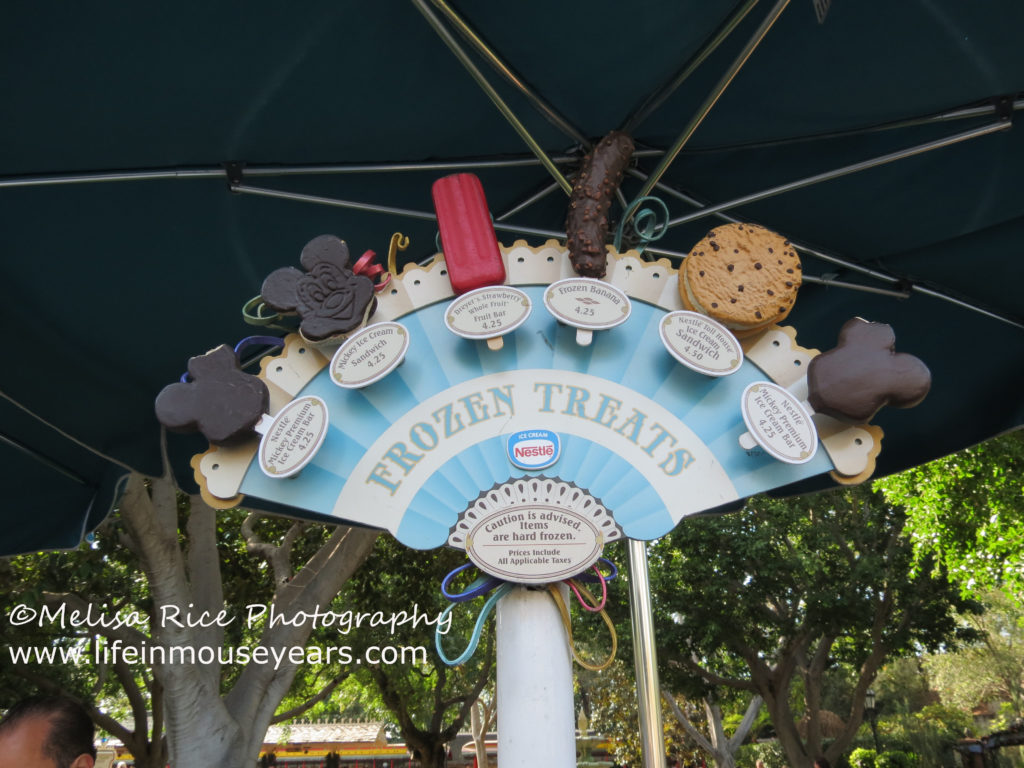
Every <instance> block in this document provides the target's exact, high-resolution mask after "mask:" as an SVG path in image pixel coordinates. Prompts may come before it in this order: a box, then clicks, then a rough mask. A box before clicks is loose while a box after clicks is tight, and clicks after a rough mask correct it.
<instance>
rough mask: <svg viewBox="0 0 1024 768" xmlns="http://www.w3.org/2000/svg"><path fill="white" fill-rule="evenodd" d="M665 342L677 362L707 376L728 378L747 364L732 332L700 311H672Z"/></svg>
mask: <svg viewBox="0 0 1024 768" xmlns="http://www.w3.org/2000/svg"><path fill="white" fill-rule="evenodd" d="M660 330H661V341H662V343H663V344H664V345H665V348H666V349H667V350H668V351H669V352H670V353H671V354H672V357H674V358H675V359H676V360H678V361H679V362H680V363H682V364H683V365H685V366H686V367H687V368H692V369H693V370H695V371H697V372H698V373H703V374H705V375H707V376H728V375H729V374H730V373H735V372H736V371H738V370H739V369H740V366H741V365H743V348H742V347H741V346H740V343H739V341H737V339H736V337H735V336H733V335H732V332H731V331H730V330H729V329H728V328H726V327H725V326H724V325H722V324H721V323H719V322H718V321H717V320H713V319H711V318H710V317H707V316H706V315H702V314H700V313H699V312H687V311H685V310H682V311H679V312H669V313H668V314H667V315H665V317H664V318H663V319H662V321H661V326H660Z"/></svg>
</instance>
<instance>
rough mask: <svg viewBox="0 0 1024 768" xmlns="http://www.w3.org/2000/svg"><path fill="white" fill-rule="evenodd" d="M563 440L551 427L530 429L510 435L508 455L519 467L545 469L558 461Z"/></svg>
mask: <svg viewBox="0 0 1024 768" xmlns="http://www.w3.org/2000/svg"><path fill="white" fill-rule="evenodd" d="M560 452H561V440H559V438H558V435H557V434H556V433H555V432H552V431H551V430H549V429H530V430H525V431H523V432H516V433H514V434H512V435H509V439H508V457H509V459H510V460H511V461H512V463H513V464H515V465H516V466H517V467H522V468H523V469H543V468H544V467H549V466H551V465H552V464H554V463H555V462H556V461H558V455H559V453H560Z"/></svg>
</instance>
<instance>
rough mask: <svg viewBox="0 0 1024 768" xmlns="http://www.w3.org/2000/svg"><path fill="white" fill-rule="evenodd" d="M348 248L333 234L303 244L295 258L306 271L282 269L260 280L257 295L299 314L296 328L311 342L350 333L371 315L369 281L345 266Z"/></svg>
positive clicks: (270, 304)
mask: <svg viewBox="0 0 1024 768" xmlns="http://www.w3.org/2000/svg"><path fill="white" fill-rule="evenodd" d="M348 260H349V253H348V246H347V245H346V244H345V241H344V240H341V239H339V238H337V237H335V236H334V235H321V236H320V237H317V238H314V239H313V240H310V241H309V242H308V243H306V246H305V247H304V248H303V249H302V255H301V256H300V257H299V261H300V263H301V264H302V266H303V267H304V268H305V270H306V271H305V272H303V271H302V270H299V269H296V268H295V267H282V268H281V269H277V270H274V271H273V272H271V273H270V275H269V276H268V277H267V279H266V280H264V281H263V288H262V290H261V291H260V293H261V294H262V296H263V301H264V302H265V303H266V304H267V306H268V307H270V308H271V309H273V310H275V311H277V312H283V313H298V315H299V316H300V317H301V318H302V323H301V325H300V326H299V330H300V331H301V332H302V335H303V336H305V337H306V338H307V339H309V340H310V341H324V340H326V339H330V338H331V337H334V336H340V335H342V334H346V333H349V332H350V331H353V330H355V329H356V328H358V327H359V326H361V325H362V324H363V323H364V322H365V321H366V320H367V318H368V317H369V316H370V315H371V314H373V310H374V307H375V306H376V299H375V298H374V295H373V281H372V280H371V279H370V278H369V277H366V276H365V275H357V274H355V273H354V272H352V270H351V269H349V267H348Z"/></svg>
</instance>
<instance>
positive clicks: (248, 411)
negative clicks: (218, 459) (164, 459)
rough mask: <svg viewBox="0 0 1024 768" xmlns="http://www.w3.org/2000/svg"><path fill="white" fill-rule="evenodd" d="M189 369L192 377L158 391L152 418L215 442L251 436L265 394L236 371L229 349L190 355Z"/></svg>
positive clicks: (267, 395)
mask: <svg viewBox="0 0 1024 768" xmlns="http://www.w3.org/2000/svg"><path fill="white" fill-rule="evenodd" d="M188 372H189V375H190V376H191V377H192V381H189V382H178V383H175V384H168V385H167V386H166V387H164V388H163V389H162V390H161V391H160V394H159V395H157V397H156V418H157V420H158V421H159V422H160V423H161V424H163V425H164V426H165V427H167V428H168V429H170V430H173V431H175V432H202V433H203V436H204V437H206V439H207V440H209V441H210V442H211V443H214V444H217V445H226V444H230V443H236V442H241V441H242V440H245V439H247V438H249V437H251V436H252V434H253V427H255V426H256V423H257V422H258V421H259V420H260V418H261V417H262V416H263V414H265V413H266V412H267V410H268V409H269V407H270V392H269V391H268V390H267V385H266V384H264V383H263V381H262V380H261V379H260V378H258V377H257V376H251V375H249V374H248V373H244V372H243V371H242V370H240V369H239V367H238V358H237V357H236V356H235V352H234V350H233V349H231V347H229V346H228V345H226V344H222V345H220V346H219V347H217V348H216V349H214V350H212V351H210V352H207V353H206V354H205V355H201V356H199V357H193V358H191V359H190V360H189V361H188Z"/></svg>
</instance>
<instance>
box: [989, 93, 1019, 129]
mask: <svg viewBox="0 0 1024 768" xmlns="http://www.w3.org/2000/svg"><path fill="white" fill-rule="evenodd" d="M1015 99H1016V94H1012V93H1011V94H1007V95H1005V96H996V97H995V98H994V99H993V100H992V105H993V106H994V107H995V110H996V117H998V118H999V120H1000V121H1001V122H1010V121H1011V120H1013V108H1014V100H1015Z"/></svg>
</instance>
